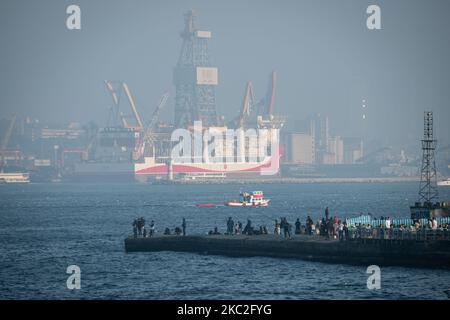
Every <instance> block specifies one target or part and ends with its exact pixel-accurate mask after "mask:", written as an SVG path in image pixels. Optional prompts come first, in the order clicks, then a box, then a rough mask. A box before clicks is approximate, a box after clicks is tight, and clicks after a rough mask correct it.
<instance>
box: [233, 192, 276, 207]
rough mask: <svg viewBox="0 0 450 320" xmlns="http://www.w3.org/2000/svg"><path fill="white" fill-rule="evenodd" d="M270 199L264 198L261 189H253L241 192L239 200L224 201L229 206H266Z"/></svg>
mask: <svg viewBox="0 0 450 320" xmlns="http://www.w3.org/2000/svg"><path fill="white" fill-rule="evenodd" d="M269 201H270V199H264V193H263V192H262V191H253V192H252V193H248V192H242V193H241V200H230V201H227V202H225V205H226V206H230V207H266V206H268V205H269Z"/></svg>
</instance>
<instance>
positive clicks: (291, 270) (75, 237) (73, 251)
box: [0, 183, 450, 299]
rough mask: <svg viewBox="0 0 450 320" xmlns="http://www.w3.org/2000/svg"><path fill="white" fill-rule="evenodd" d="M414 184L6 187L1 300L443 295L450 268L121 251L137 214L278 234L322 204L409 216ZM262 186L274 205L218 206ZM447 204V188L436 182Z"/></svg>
mask: <svg viewBox="0 0 450 320" xmlns="http://www.w3.org/2000/svg"><path fill="white" fill-rule="evenodd" d="M417 188H418V186H417V184H416V183H392V184H304V185H302V184H301V185H295V184H268V185H264V186H258V185H251V186H245V185H140V184H115V185H111V184H86V185H82V184H29V185H0V299H414V298H416V299H446V298H447V296H446V295H445V293H444V292H443V291H444V290H445V289H448V288H450V269H438V270H436V269H413V268H399V267H385V268H382V270H381V272H382V284H381V285H382V288H381V289H380V290H376V291H371V290H368V289H367V287H366V281H367V276H368V275H367V274H366V273H365V271H366V268H364V267H356V266H346V265H334V264H323V263H314V262H305V261H301V260H289V259H273V258H261V257H258V258H227V257H221V256H206V255H198V254H190V253H174V252H159V253H133V254H126V253H125V252H124V244H123V240H124V238H125V237H126V236H127V235H128V234H130V233H131V223H132V220H133V219H134V218H135V217H136V216H144V217H145V218H146V220H147V221H148V222H149V221H150V220H155V222H156V224H157V228H158V229H159V230H163V228H165V227H170V228H174V227H175V226H179V225H181V220H182V217H185V218H186V220H187V224H188V227H187V229H188V230H187V231H188V233H206V232H207V231H208V230H210V229H213V228H214V227H215V226H218V227H219V229H221V230H222V231H223V230H224V229H225V226H226V223H225V221H226V219H227V217H228V216H232V217H233V218H234V220H235V221H237V220H240V221H242V222H243V223H244V222H245V221H246V219H247V218H250V219H251V220H252V222H253V223H254V224H256V225H266V226H267V227H268V229H269V231H272V229H273V220H274V219H275V218H279V217H280V216H286V217H287V218H288V220H289V221H290V222H291V223H293V222H294V221H295V219H296V218H300V219H301V221H302V223H304V221H305V218H306V216H307V215H308V214H310V215H311V216H312V217H313V219H315V220H316V219H317V218H318V217H319V216H320V215H322V213H323V209H324V208H325V207H326V206H328V207H330V211H331V214H333V215H338V216H340V217H344V216H346V217H348V216H352V215H357V214H358V213H360V212H366V213H367V212H370V213H372V214H374V215H376V216H382V215H383V216H387V215H389V216H408V214H409V212H408V211H409V209H408V205H409V204H411V203H413V202H414V201H415V200H416V194H417ZM258 189H261V190H264V191H265V194H266V196H267V197H268V198H271V199H272V201H271V205H270V206H269V207H267V208H229V207H223V206H219V207H213V208H211V207H209V208H206V207H203V208H199V207H196V206H195V204H197V203H206V202H208V203H210V202H213V203H217V204H221V203H223V201H224V200H226V199H232V198H236V197H237V196H238V194H239V192H240V191H243V190H248V191H252V190H258ZM440 195H441V198H442V199H450V188H447V189H445V188H442V189H440ZM72 264H76V265H78V266H79V267H80V268H81V278H82V280H81V286H82V288H81V290H68V289H67V287H66V280H67V277H68V274H66V268H67V266H69V265H72Z"/></svg>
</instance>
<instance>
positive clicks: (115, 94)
mask: <svg viewBox="0 0 450 320" xmlns="http://www.w3.org/2000/svg"><path fill="white" fill-rule="evenodd" d="M105 85H106V88H107V90H108V91H109V92H110V93H111V96H112V98H113V103H114V107H113V108H112V117H113V120H114V125H118V123H119V121H118V120H120V124H121V126H122V127H124V128H129V129H134V130H136V131H143V130H144V126H143V124H142V120H141V117H140V116H139V112H138V111H137V108H136V104H135V102H134V98H133V96H132V94H131V91H130V88H129V87H128V85H127V84H126V83H125V82H120V81H105ZM122 91H123V92H125V95H126V97H127V99H128V103H129V104H130V109H131V111H132V114H133V115H132V116H131V117H132V118H134V120H135V123H136V125H135V126H132V125H130V124H129V123H128V121H127V120H126V118H127V116H126V115H125V114H124V113H123V112H119V105H120V97H121V93H122ZM108 122H109V121H108Z"/></svg>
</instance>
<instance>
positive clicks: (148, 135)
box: [134, 92, 169, 160]
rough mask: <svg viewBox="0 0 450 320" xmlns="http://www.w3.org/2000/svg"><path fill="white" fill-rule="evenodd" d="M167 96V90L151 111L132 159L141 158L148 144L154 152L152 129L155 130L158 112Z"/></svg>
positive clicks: (164, 103)
mask: <svg viewBox="0 0 450 320" xmlns="http://www.w3.org/2000/svg"><path fill="white" fill-rule="evenodd" d="M168 98H169V92H165V93H164V94H163V95H162V96H161V99H160V100H159V103H158V105H157V106H156V108H155V110H154V111H153V113H152V115H151V117H150V120H149V122H148V124H147V126H146V127H145V131H144V137H143V139H142V140H141V143H140V144H139V145H138V147H137V148H136V152H135V154H134V160H139V159H141V158H142V157H143V156H144V155H145V152H146V150H147V148H149V147H150V146H151V147H152V148H153V150H152V152H153V154H154V153H155V151H154V149H155V147H154V142H155V135H154V131H155V127H156V124H157V122H158V118H159V114H160V112H161V110H162V109H163V108H164V106H165V105H166V102H167V99H168Z"/></svg>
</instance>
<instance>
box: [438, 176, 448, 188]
mask: <svg viewBox="0 0 450 320" xmlns="http://www.w3.org/2000/svg"><path fill="white" fill-rule="evenodd" d="M437 185H438V186H439V187H450V178H448V179H447V180H442V181H438V183H437Z"/></svg>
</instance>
